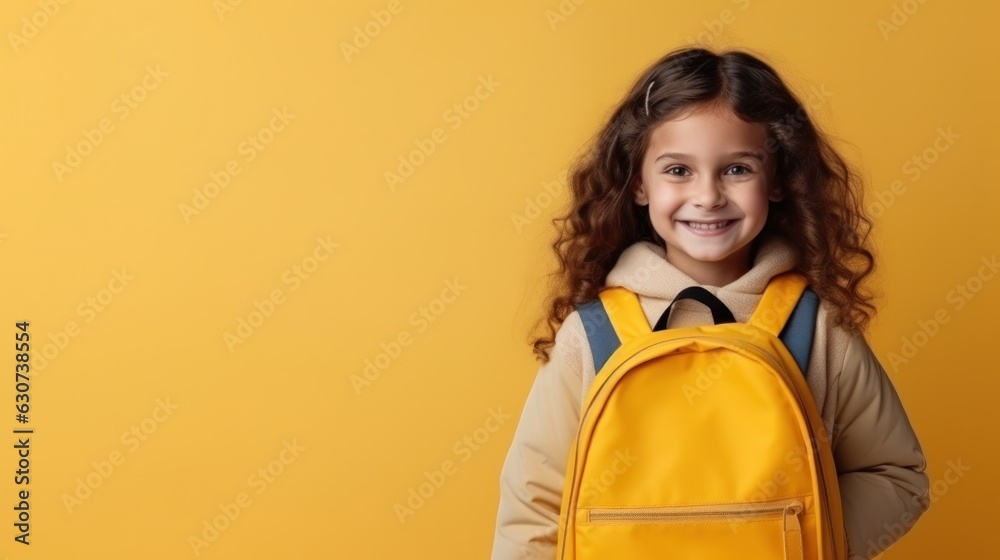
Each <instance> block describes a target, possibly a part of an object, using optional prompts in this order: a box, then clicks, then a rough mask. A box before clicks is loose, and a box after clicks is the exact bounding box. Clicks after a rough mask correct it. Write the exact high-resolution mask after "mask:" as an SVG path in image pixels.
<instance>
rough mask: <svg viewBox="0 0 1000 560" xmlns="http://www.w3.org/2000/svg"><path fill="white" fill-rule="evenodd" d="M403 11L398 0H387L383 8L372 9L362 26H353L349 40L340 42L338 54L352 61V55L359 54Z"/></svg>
mask: <svg viewBox="0 0 1000 560" xmlns="http://www.w3.org/2000/svg"><path fill="white" fill-rule="evenodd" d="M402 11H403V5H402V4H401V3H400V1H399V0H389V3H388V4H386V6H385V8H382V9H379V10H372V11H371V12H369V13H370V14H371V19H369V20H368V21H366V22H365V23H364V25H362V26H360V27H359V26H357V25H355V26H354V36H353V37H351V42H347V41H341V42H340V54H342V55H344V60H346V61H347V63H348V64H350V63H351V62H353V57H356V56H358V55H359V54H361V51H363V50H364V49H365V48H367V47H368V45H371V43H372V41H373V40H374V39H375V37H378V36H379V35H381V34H382V31H383V30H385V28H386V27H388V26H389V24H390V23H392V21H393V18H394V17H395V16H398V15H399V14H400V13H401V12H402Z"/></svg>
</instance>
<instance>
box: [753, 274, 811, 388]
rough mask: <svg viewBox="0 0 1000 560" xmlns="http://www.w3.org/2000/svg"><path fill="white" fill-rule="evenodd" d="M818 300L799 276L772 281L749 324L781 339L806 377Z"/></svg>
mask: <svg viewBox="0 0 1000 560" xmlns="http://www.w3.org/2000/svg"><path fill="white" fill-rule="evenodd" d="M818 310H819V298H818V297H817V296H816V293H815V292H813V291H812V290H811V289H809V287H808V280H807V279H806V277H805V276H802V275H801V274H799V273H797V272H785V273H783V274H779V275H777V276H775V277H773V278H771V280H770V282H768V284H767V288H766V289H765V290H764V295H763V296H761V298H760V303H758V304H757V309H755V310H754V312H753V315H752V316H751V317H750V321H749V322H750V323H751V324H755V325H757V326H758V327H761V328H763V329H764V330H766V331H768V332H770V333H771V334H773V335H775V336H777V337H778V338H780V339H781V342H782V343H783V344H784V345H785V346H786V347H787V348H788V351H789V352H790V353H791V354H792V356H793V357H794V358H795V362H796V363H797V364H798V365H799V369H800V370H802V373H803V375H805V373H806V371H807V369H808V368H809V354H810V352H811V351H812V344H813V335H814V334H815V330H816V316H817V314H818Z"/></svg>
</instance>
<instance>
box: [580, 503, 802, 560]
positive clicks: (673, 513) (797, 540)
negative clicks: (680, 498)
mask: <svg viewBox="0 0 1000 560" xmlns="http://www.w3.org/2000/svg"><path fill="white" fill-rule="evenodd" d="M804 509H805V506H804V505H803V503H802V502H801V501H799V500H797V499H790V500H780V501H772V502H765V503H756V504H755V503H748V502H744V503H733V504H699V505H690V506H666V507H642V508H627V509H623V508H600V509H596V508H595V509H591V510H589V511H588V512H587V520H588V522H591V523H594V522H598V523H599V522H602V521H605V522H616V521H633V522H638V523H683V522H692V521H705V520H706V519H708V520H711V521H712V522H717V521H727V520H728V521H736V520H739V519H746V518H747V517H775V516H780V517H781V532H782V539H781V540H782V545H783V549H784V560H802V558H803V550H802V524H801V523H800V521H799V514H800V513H802V511H803V510H804Z"/></svg>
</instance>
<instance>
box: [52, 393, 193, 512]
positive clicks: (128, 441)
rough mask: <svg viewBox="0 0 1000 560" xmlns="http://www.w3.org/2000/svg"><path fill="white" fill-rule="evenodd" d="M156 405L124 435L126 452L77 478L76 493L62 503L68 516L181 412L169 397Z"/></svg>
mask: <svg viewBox="0 0 1000 560" xmlns="http://www.w3.org/2000/svg"><path fill="white" fill-rule="evenodd" d="M155 403H156V406H155V407H154V408H153V411H152V413H150V415H149V416H147V417H145V418H143V419H142V420H141V421H139V422H138V423H136V424H133V425H132V426H130V427H129V428H128V429H127V430H125V431H124V432H122V435H121V437H120V438H119V440H120V441H121V444H122V445H123V446H124V451H123V450H122V449H115V450H114V451H111V452H110V453H108V456H107V458H106V459H100V460H98V461H91V463H90V464H91V466H92V467H93V469H92V470H91V471H90V472H88V473H87V474H86V475H84V476H82V477H77V479H76V487H75V488H74V489H73V492H72V493H67V492H63V494H62V503H63V506H65V507H66V513H68V514H70V515H72V514H73V511H74V510H75V509H76V508H78V507H80V506H81V505H83V502H85V501H87V500H89V499H90V498H91V496H93V495H94V492H96V491H97V489H98V488H100V487H101V486H103V485H104V483H105V482H106V481H107V480H108V479H109V478H111V475H112V474H114V473H115V472H116V471H117V470H118V468H119V467H121V466H122V465H123V464H124V463H125V460H126V459H127V458H128V457H129V455H131V454H132V453H135V452H136V450H138V449H139V447H141V446H142V444H143V443H145V442H146V441H147V440H148V439H149V437H150V436H151V435H153V434H154V433H156V430H157V429H159V427H160V424H162V423H164V422H166V421H167V419H169V418H170V417H171V416H173V414H174V412H176V411H177V410H178V409H180V406H178V405H176V404H174V403H172V402H170V397H169V396H167V397H164V398H162V399H160V398H158V399H156V401H155Z"/></svg>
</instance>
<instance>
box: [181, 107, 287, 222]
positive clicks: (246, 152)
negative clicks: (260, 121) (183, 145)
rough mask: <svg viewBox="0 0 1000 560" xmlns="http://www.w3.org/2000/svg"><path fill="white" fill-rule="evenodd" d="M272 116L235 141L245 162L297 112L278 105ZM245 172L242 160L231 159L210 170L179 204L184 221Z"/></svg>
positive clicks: (260, 149) (265, 145)
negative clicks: (206, 178)
mask: <svg viewBox="0 0 1000 560" xmlns="http://www.w3.org/2000/svg"><path fill="white" fill-rule="evenodd" d="M271 115H272V116H271V118H270V119H269V120H268V121H267V124H266V125H264V126H262V127H260V128H259V129H258V130H257V132H255V133H253V134H250V135H248V136H247V137H246V139H245V140H243V141H242V142H240V143H239V144H237V145H236V153H237V154H239V155H241V156H243V164H244V165H245V164H248V163H250V162H252V161H254V160H256V159H257V156H259V155H260V154H261V153H262V152H263V151H264V150H266V149H267V148H268V146H270V145H271V142H274V139H275V137H277V135H278V134H279V133H280V132H282V131H284V130H285V128H286V127H287V126H288V123H290V122H292V120H293V119H295V115H293V114H292V113H289V112H288V106H287V105H285V106H284V107H282V108H281V109H278V108H277V107H275V108H273V109H271ZM242 172H243V167H242V166H241V165H240V160H238V159H235V158H234V159H230V160H229V161H227V162H226V164H225V165H223V166H222V169H220V170H219V171H209V172H208V179H209V180H208V182H207V183H205V184H204V185H202V186H201V187H194V188H193V189H191V190H192V192H194V196H193V197H192V198H191V203H190V204H184V203H183V202H182V203H180V204H178V205H177V209H178V210H179V211H180V213H181V218H183V219H184V223H185V224H189V223H191V218H192V217H193V216H197V215H198V214H200V213H201V212H203V211H204V210H205V209H206V208H208V205H209V204H211V203H212V202H213V201H215V199H216V198H217V197H218V196H219V194H220V193H221V192H222V191H223V190H225V189H226V188H227V187H228V186H229V183H231V182H232V180H233V177H236V176H237V175H239V174H240V173H242Z"/></svg>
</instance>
